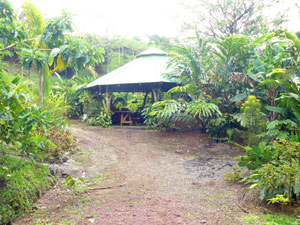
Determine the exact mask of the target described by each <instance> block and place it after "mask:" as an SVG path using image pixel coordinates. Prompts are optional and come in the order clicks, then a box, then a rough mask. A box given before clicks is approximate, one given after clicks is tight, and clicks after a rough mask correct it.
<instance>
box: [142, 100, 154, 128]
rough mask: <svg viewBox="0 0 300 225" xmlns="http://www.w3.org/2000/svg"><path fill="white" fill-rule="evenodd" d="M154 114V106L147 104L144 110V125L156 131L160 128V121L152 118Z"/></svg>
mask: <svg viewBox="0 0 300 225" xmlns="http://www.w3.org/2000/svg"><path fill="white" fill-rule="evenodd" d="M151 112H152V104H146V105H145V107H144V109H143V110H142V116H143V118H144V124H145V125H146V126H147V128H148V129H155V128H157V127H158V121H157V119H156V118H155V117H153V116H150V113H151Z"/></svg>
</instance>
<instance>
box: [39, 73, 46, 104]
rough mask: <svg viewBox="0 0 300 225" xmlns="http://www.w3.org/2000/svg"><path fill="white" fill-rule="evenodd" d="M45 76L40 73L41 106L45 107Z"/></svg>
mask: <svg viewBox="0 0 300 225" xmlns="http://www.w3.org/2000/svg"><path fill="white" fill-rule="evenodd" d="M44 76H45V74H44V72H42V71H41V72H40V105H41V106H42V107H43V106H44V94H45V93H44V92H45V77H44Z"/></svg>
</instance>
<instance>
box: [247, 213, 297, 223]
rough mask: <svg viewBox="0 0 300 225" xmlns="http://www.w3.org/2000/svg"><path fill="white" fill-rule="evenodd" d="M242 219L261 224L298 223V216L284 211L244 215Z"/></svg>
mask: <svg viewBox="0 0 300 225" xmlns="http://www.w3.org/2000/svg"><path fill="white" fill-rule="evenodd" d="M243 219H244V221H245V222H247V223H248V224H261V225H300V217H299V216H298V217H296V216H291V215H288V214H284V213H270V214H260V215H258V216H257V215H250V216H245V217H244V218H243Z"/></svg>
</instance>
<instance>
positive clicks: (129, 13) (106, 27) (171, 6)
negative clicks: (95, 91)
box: [10, 0, 300, 38]
mask: <svg viewBox="0 0 300 225" xmlns="http://www.w3.org/2000/svg"><path fill="white" fill-rule="evenodd" d="M181 1H183V0H32V2H33V3H34V4H35V5H36V6H37V7H38V8H40V9H41V10H42V12H43V13H44V15H45V16H47V17H54V16H58V15H60V13H61V10H63V9H67V11H69V12H71V13H72V14H73V15H74V16H73V22H74V25H75V26H76V28H77V31H78V32H80V33H95V34H99V35H105V34H107V33H108V35H120V36H125V37H129V38H130V37H134V36H145V35H147V34H159V35H165V36H176V35H178V33H179V30H180V25H181V20H182V19H183V18H185V17H188V16H189V14H188V13H186V12H184V10H183V7H182V5H181V4H180V2H181ZM189 1H191V2H193V1H194V2H195V0H184V3H185V4H187V3H188V2H189ZM289 1H297V0H285V4H284V5H285V6H286V5H288V4H289V3H288V2H289ZM10 2H11V3H12V4H13V6H14V8H15V9H16V10H18V8H19V7H20V6H21V4H22V0H10ZM292 8H293V7H292ZM290 16H291V18H293V20H292V21H291V22H290V23H289V24H288V25H287V26H288V28H289V29H292V30H294V31H296V30H300V19H299V11H296V9H295V7H294V11H293V12H291V13H290Z"/></svg>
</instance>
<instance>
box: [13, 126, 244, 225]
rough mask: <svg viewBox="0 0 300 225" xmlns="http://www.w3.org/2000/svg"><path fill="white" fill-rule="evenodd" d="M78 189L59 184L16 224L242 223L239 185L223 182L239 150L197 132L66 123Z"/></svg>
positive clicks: (223, 224) (240, 188) (159, 224)
mask: <svg viewBox="0 0 300 225" xmlns="http://www.w3.org/2000/svg"><path fill="white" fill-rule="evenodd" d="M71 130H72V133H73V135H74V136H75V137H76V139H77V146H78V147H79V148H80V151H79V152H77V153H75V154H74V155H73V156H72V159H71V160H70V161H69V162H68V163H71V164H72V165H73V166H74V168H75V169H73V172H72V173H73V174H72V175H74V176H81V177H84V179H85V180H86V183H85V185H84V186H82V187H78V189H77V192H78V193H77V194H75V195H74V194H72V193H71V192H70V190H68V189H67V188H66V187H64V186H63V185H61V184H58V185H57V186H56V187H55V188H53V189H52V190H50V191H48V192H47V193H46V194H45V196H44V197H42V198H41V199H40V200H39V201H38V202H37V205H36V208H35V209H34V210H33V211H32V213H31V214H30V215H28V216H25V217H23V218H20V219H19V220H18V221H17V222H16V224H113V225H115V224H141V225H142V224H143V225H144V224H158V225H162V224H172V225H174V224H212V225H215V224H222V225H225V224H244V222H243V220H242V217H243V216H244V215H246V214H245V213H244V212H243V210H242V209H241V207H240V206H239V205H238V203H237V202H238V200H239V199H240V198H241V196H242V195H243V193H244V192H245V188H243V187H242V186H239V185H233V184H230V183H229V182H227V181H224V172H229V171H230V170H231V168H230V167H231V166H232V165H234V164H235V161H234V160H233V157H235V156H238V155H240V154H242V152H241V151H239V150H236V149H233V148H231V147H230V146H228V145H226V144H213V143H210V140H209V139H208V138H207V136H206V135H205V134H201V133H199V132H198V131H180V132H179V131H176V132H158V131H146V130H141V129H140V130H139V129H132V128H130V129H124V128H122V129H118V128H111V129H102V128H94V127H87V126H85V125H83V124H81V123H78V122H76V123H73V124H72V125H71Z"/></svg>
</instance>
